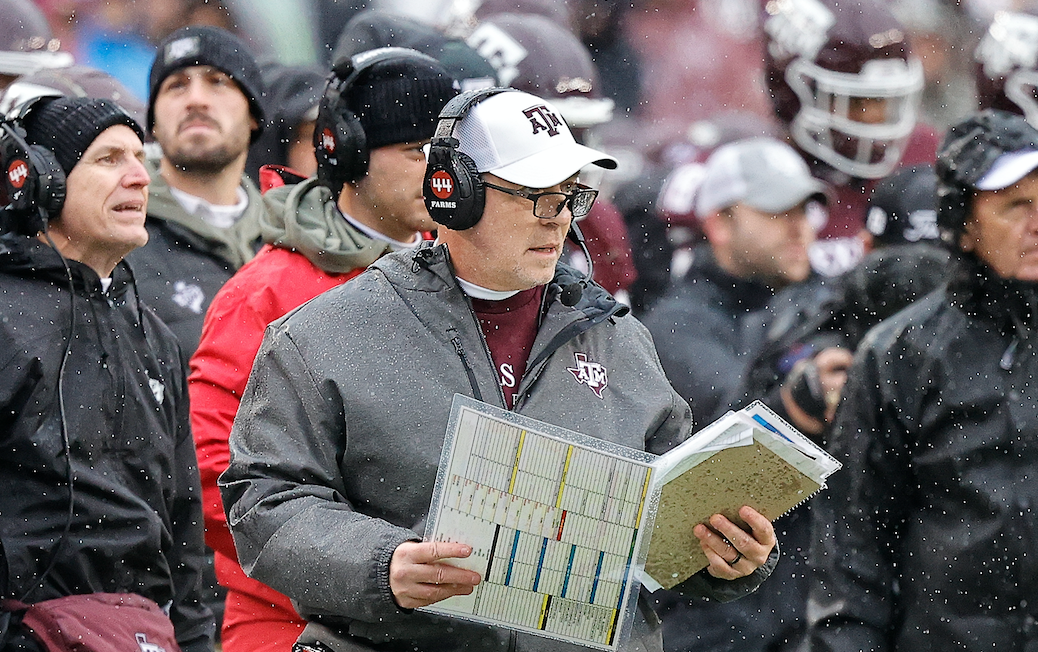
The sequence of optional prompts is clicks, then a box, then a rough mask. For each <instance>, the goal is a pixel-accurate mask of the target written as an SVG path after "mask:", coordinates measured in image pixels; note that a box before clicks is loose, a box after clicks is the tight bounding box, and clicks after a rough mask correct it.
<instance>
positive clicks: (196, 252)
mask: <svg viewBox="0 0 1038 652" xmlns="http://www.w3.org/2000/svg"><path fill="white" fill-rule="evenodd" d="M148 187H149V196H148V221H147V224H146V226H147V228H148V244H146V245H144V246H143V247H141V248H139V249H136V250H134V251H132V252H130V254H129V255H128V256H127V257H126V260H127V262H129V263H130V265H132V266H133V270H134V274H135V276H136V278H137V287H138V289H139V290H140V293H141V299H142V300H143V301H144V303H145V304H147V305H148V306H149V307H151V308H153V309H154V310H155V313H156V314H158V316H159V317H161V318H162V321H164V322H166V324H167V325H168V326H169V327H170V328H171V329H172V330H173V333H174V334H176V336H177V338H178V339H179V340H180V345H181V346H182V347H183V348H184V352H185V353H186V354H187V356H188V357H191V355H192V354H194V352H195V349H197V348H198V340H199V339H200V338H201V336H202V322H203V320H204V319H205V312H206V310H208V309H209V304H210V303H211V302H212V300H213V297H214V296H216V293H217V292H218V291H219V290H220V288H221V287H223V284H224V283H226V282H227V281H228V280H230V278H231V276H233V275H234V272H235V271H237V269H238V268H239V267H241V266H242V265H244V264H245V263H247V262H248V261H250V260H252V257H253V255H255V253H256V251H258V250H259V247H260V246H261V245H262V241H261V240H260V216H261V215H263V214H264V212H265V211H266V210H267V209H266V206H265V204H264V203H263V197H262V196H261V195H260V193H259V190H258V189H257V188H256V185H255V184H254V183H252V181H250V180H249V179H248V178H246V177H242V188H244V190H245V194H246V195H247V196H248V198H249V205H248V207H247V208H246V209H245V214H244V215H242V216H241V218H240V219H239V220H238V221H237V222H236V223H235V224H234V226H232V227H230V228H227V229H220V228H217V227H214V226H211V225H209V224H207V223H206V222H204V221H202V219H200V218H198V217H195V216H193V215H189V214H188V213H187V212H186V211H185V210H184V209H183V208H182V207H181V206H180V204H179V203H178V202H177V200H176V199H175V198H174V197H173V195H172V193H171V192H170V190H169V185H168V184H167V183H166V181H165V179H163V178H162V175H161V174H159V173H158V172H157V171H155V170H153V171H152V174H151V183H150V184H149V186H148Z"/></svg>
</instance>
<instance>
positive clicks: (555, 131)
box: [523, 104, 562, 136]
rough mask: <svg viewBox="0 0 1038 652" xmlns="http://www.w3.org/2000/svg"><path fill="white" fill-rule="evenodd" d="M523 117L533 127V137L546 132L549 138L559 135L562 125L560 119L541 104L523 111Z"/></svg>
mask: <svg viewBox="0 0 1038 652" xmlns="http://www.w3.org/2000/svg"><path fill="white" fill-rule="evenodd" d="M523 115H525V116H526V118H527V119H528V120H529V121H530V124H531V125H532V126H533V135H534V136H536V135H537V134H539V133H540V132H542V131H547V132H548V135H549V136H558V135H559V127H560V126H561V125H562V119H561V118H559V116H557V115H555V112H554V111H552V110H551V109H549V108H548V107H546V106H544V105H543V104H538V105H537V106H531V107H530V108H528V109H526V110H525V111H523Z"/></svg>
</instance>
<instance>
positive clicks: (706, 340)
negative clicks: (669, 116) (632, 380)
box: [645, 138, 826, 424]
mask: <svg viewBox="0 0 1038 652" xmlns="http://www.w3.org/2000/svg"><path fill="white" fill-rule="evenodd" d="M825 191H826V187H825V185H824V184H823V183H822V182H821V181H819V180H818V179H815V178H814V177H812V176H811V173H810V171H809V170H808V167H807V164H806V163H804V161H803V160H802V159H801V158H800V157H799V156H798V155H797V153H796V151H794V150H793V148H791V147H790V146H789V145H786V144H785V143H782V142H780V141H778V140H774V139H771V138H752V139H747V140H740V141H735V142H732V143H729V144H727V145H724V146H722V147H720V148H718V149H717V150H716V151H715V152H714V153H713V154H711V156H710V158H708V159H707V161H706V166H705V170H704V176H703V180H702V182H701V184H700V186H699V189H698V190H697V193H696V215H697V217H698V218H699V223H700V227H701V229H702V232H703V233H704V235H705V236H706V240H707V243H706V244H702V245H700V246H698V247H697V248H696V249H695V250H694V260H693V264H692V266H691V268H690V269H689V270H688V272H687V273H686V275H685V276H684V277H683V278H682V279H680V280H679V281H677V282H676V283H675V284H674V286H673V287H672V288H671V289H670V290H669V291H668V293H667V294H666V295H665V296H664V297H663V298H661V299H660V301H659V302H658V303H657V304H656V305H655V306H654V307H653V309H652V310H651V311H650V312H649V314H647V315H646V316H645V325H646V326H647V327H648V328H649V331H650V332H651V333H652V337H653V340H654V341H655V342H656V346H657V348H658V350H659V352H660V359H661V362H662V363H663V368H664V369H665V370H666V372H667V377H668V378H670V380H671V382H672V383H673V384H674V387H675V388H676V389H677V390H678V393H680V394H681V396H682V397H683V398H684V399H685V400H687V401H690V402H691V403H692V409H693V411H694V412H695V414H696V418H697V420H698V421H699V422H700V423H703V424H706V423H710V422H711V421H712V420H713V419H715V418H716V417H718V416H720V415H721V414H723V413H724V412H725V411H727V410H728V409H729V405H728V401H729V400H730V398H731V396H730V394H731V393H732V392H733V391H734V389H735V388H736V387H737V386H738V383H739V381H740V379H741V376H742V372H743V370H744V369H745V368H746V365H747V364H749V362H750V359H749V353H750V352H751V351H752V350H753V349H754V348H755V346H754V345H755V343H756V342H755V339H754V338H755V337H759V336H760V335H761V334H762V331H761V329H760V328H755V326H757V325H759V324H760V319H761V315H762V313H761V311H762V310H763V309H764V308H765V307H766V305H767V303H768V301H769V300H770V299H771V298H772V296H774V294H775V292H776V291H777V290H779V289H782V288H784V287H786V286H789V285H791V284H794V283H800V282H803V281H804V280H806V279H807V278H808V277H809V275H810V274H811V264H810V261H809V260H808V249H809V247H810V246H811V243H812V242H814V239H815V231H816V225H815V224H812V219H811V218H810V217H809V215H808V212H809V208H810V205H811V202H823V203H824V202H825V201H826V199H825V198H826V195H825ZM818 212H819V213H821V212H822V211H818Z"/></svg>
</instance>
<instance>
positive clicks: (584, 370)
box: [566, 353, 609, 398]
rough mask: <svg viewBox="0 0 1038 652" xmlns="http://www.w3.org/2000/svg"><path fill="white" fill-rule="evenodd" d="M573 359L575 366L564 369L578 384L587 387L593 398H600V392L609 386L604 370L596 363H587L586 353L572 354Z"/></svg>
mask: <svg viewBox="0 0 1038 652" xmlns="http://www.w3.org/2000/svg"><path fill="white" fill-rule="evenodd" d="M573 357H574V358H575V359H576V364H577V366H576V367H566V370H567V371H569V372H570V373H571V374H573V377H574V378H576V379H577V382H578V383H581V384H582V385H587V386H588V387H590V388H591V391H593V392H594V393H595V396H597V397H598V398H602V390H604V389H605V388H606V385H608V384H609V377H608V375H607V374H606V368H605V367H603V366H602V365H600V364H598V363H597V362H589V361H588V359H587V354H586V353H574V354H573Z"/></svg>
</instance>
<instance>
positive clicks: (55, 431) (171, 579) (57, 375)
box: [0, 97, 213, 652]
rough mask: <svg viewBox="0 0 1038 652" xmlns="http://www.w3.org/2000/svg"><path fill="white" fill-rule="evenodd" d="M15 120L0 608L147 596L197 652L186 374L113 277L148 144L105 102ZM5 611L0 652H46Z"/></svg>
mask: <svg viewBox="0 0 1038 652" xmlns="http://www.w3.org/2000/svg"><path fill="white" fill-rule="evenodd" d="M16 115H17V117H16V118H13V119H12V120H9V121H5V122H3V123H0V166H2V168H3V169H4V170H5V171H11V172H13V174H6V175H5V176H4V178H3V180H2V181H0V184H3V185H4V186H6V187H5V188H3V190H5V192H3V193H0V196H3V197H5V198H6V199H5V200H4V201H6V206H3V207H2V210H0V212H2V213H3V214H4V216H5V218H6V219H5V222H7V223H9V224H10V225H11V226H12V227H13V228H12V229H11V230H10V231H9V232H7V233H4V234H3V236H2V237H0V315H2V316H3V318H2V319H0V351H2V352H3V355H2V362H0V415H3V416H2V417H0V441H2V442H3V451H4V452H3V454H2V455H0V549H2V553H0V557H2V558H3V564H2V566H3V572H2V573H0V596H2V597H3V598H5V599H15V600H18V601H20V602H22V603H25V604H35V603H38V602H41V601H47V600H52V599H56V598H62V597H65V596H70V595H79V594H93V593H119V594H134V595H136V596H143V597H145V598H148V599H150V600H151V601H153V602H154V603H155V606H154V609H155V611H156V612H157V613H158V614H161V612H159V611H158V610H159V607H162V608H163V609H165V611H166V613H167V614H168V616H169V619H170V620H171V621H172V624H171V625H170V623H168V622H165V621H164V620H160V622H161V623H162V625H163V626H162V627H161V629H167V630H170V632H175V638H176V643H177V644H178V645H179V647H180V649H181V650H183V651H184V652H211V650H212V648H213V643H212V634H213V622H212V615H211V614H210V612H209V610H208V609H207V608H206V607H205V606H204V605H203V604H202V603H201V602H200V583H199V582H200V576H201V568H202V564H203V560H204V546H203V540H202V522H201V517H202V506H201V495H200V494H201V491H200V487H199V483H198V468H197V463H196V460H195V450H194V445H193V441H192V438H191V430H190V422H189V414H188V407H187V399H188V397H187V386H186V384H187V379H186V365H185V364H184V362H183V359H184V358H183V354H182V352H181V350H180V348H179V346H178V344H177V341H176V338H175V337H174V336H173V333H172V332H171V331H170V330H169V329H168V328H167V327H166V326H165V324H163V323H162V322H161V321H160V320H159V319H158V318H157V317H156V316H155V314H154V313H153V312H152V311H150V310H148V309H147V308H145V307H143V304H142V302H141V300H140V298H139V296H138V295H137V291H136V288H135V287H134V284H133V275H132V273H131V271H130V268H129V266H128V265H127V264H126V263H125V262H124V261H123V258H124V256H125V255H126V254H127V253H128V252H129V251H131V250H133V249H136V248H138V247H140V246H142V245H144V244H145V243H146V242H147V241H148V232H147V230H146V229H145V213H146V209H147V202H148V181H149V179H148V171H147V170H146V168H145V166H144V149H143V144H142V140H143V138H144V133H143V132H142V131H141V128H140V126H138V124H137V123H136V122H135V121H134V120H133V118H131V117H130V116H129V115H128V114H127V113H126V112H125V111H123V110H122V109H121V108H119V107H118V106H117V105H116V104H115V103H114V102H112V101H110V100H99V99H88V98H72V97H58V98H44V99H39V100H35V101H33V103H32V104H31V105H28V106H27V107H26V108H22V109H20V110H19V111H18V113H17V114H16ZM4 201H0V203H4ZM5 608H6V609H13V616H12V613H11V612H8V613H4V614H2V615H0V619H2V620H3V621H6V620H7V619H8V618H10V619H11V620H10V622H9V623H8V624H9V625H10V626H9V627H7V626H0V650H4V651H5V652H6V651H9V650H19V651H30V652H33V651H37V650H41V649H44V648H43V646H41V645H40V644H39V643H38V642H37V641H36V640H35V637H34V636H33V635H31V634H30V633H29V631H28V630H27V629H26V628H25V627H22V626H20V625H19V624H18V623H19V622H20V619H21V610H20V609H18V608H17V606H16V605H12V604H11V603H8V602H5ZM135 611H136V610H133V609H130V608H129V607H127V609H126V613H127V617H128V618H131V619H133V620H132V624H133V626H134V627H135V628H136V627H141V628H140V629H136V631H138V632H141V634H139V635H138V636H143V637H144V638H143V639H141V640H143V641H147V642H151V643H153V644H156V645H158V644H159V643H160V641H159V640H157V639H156V638H155V633H156V632H155V630H150V629H147V628H146V627H145V626H144V625H143V624H142V623H140V622H137V620H136V619H134V617H133V616H132V615H130V614H133V613H135ZM0 622H2V621H0ZM52 629H53V628H52ZM100 629H102V630H107V629H108V626H107V623H106V626H105V627H102V628H100ZM37 633H39V632H37ZM44 633H46V632H44ZM72 635H73V636H75V634H72ZM130 643H133V636H132V635H131V637H130ZM109 644H112V642H111V641H109ZM45 649H52V648H50V647H47V648H45ZM93 649H104V648H101V647H99V648H93ZM112 649H116V648H114V647H113V648H112ZM142 649H144V647H143V645H142Z"/></svg>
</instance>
